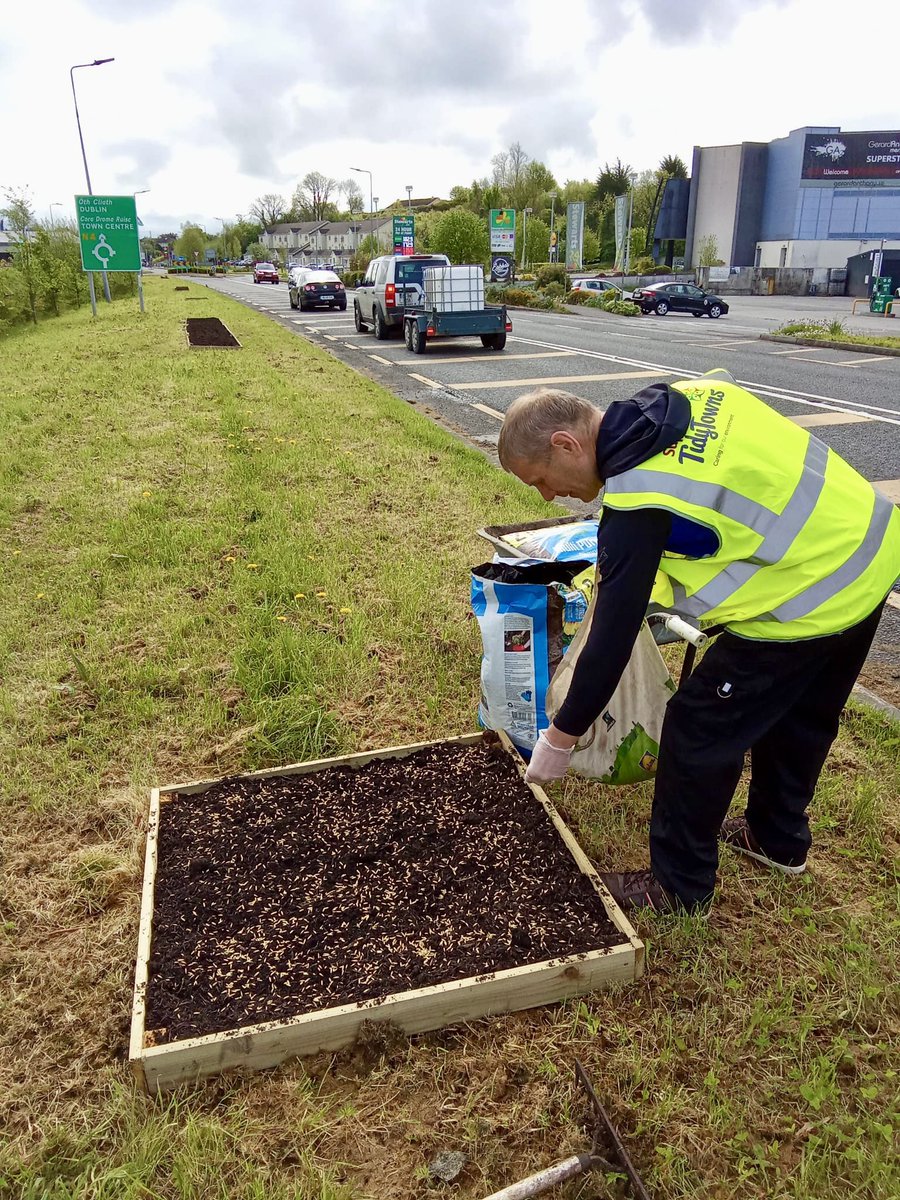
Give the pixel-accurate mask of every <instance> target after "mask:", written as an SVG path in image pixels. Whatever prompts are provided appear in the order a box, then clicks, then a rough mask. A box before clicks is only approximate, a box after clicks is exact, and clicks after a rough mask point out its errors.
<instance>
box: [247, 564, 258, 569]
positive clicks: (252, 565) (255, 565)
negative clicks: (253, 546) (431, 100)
mask: <svg viewBox="0 0 900 1200" xmlns="http://www.w3.org/2000/svg"><path fill="white" fill-rule="evenodd" d="M247 570H248V571H258V570H259V563H247Z"/></svg>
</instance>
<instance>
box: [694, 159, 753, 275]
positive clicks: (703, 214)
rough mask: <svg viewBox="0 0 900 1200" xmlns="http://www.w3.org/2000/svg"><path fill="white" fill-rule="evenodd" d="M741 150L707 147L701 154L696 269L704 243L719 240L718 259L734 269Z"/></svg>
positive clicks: (695, 245)
mask: <svg viewBox="0 0 900 1200" xmlns="http://www.w3.org/2000/svg"><path fill="white" fill-rule="evenodd" d="M740 171H741V147H740V146H739V145H738V146H704V147H702V148H701V150H700V171H699V179H698V181H697V206H696V209H695V213H694V242H693V250H692V255H691V263H690V265H691V266H692V267H696V266H699V259H700V251H701V246H702V243H703V241H704V239H706V238H708V237H710V236H712V237H714V238H715V239H716V246H717V253H718V257H719V258H721V259H722V260H723V261H724V262H725V264H726V265H727V266H730V265H731V263H730V258H731V247H732V243H733V242H734V223H735V218H736V214H737V198H738V184H739V182H740Z"/></svg>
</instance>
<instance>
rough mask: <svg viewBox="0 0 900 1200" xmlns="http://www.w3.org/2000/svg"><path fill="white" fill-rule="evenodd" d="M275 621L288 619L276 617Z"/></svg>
mask: <svg viewBox="0 0 900 1200" xmlns="http://www.w3.org/2000/svg"><path fill="white" fill-rule="evenodd" d="M275 620H276V621H286V620H287V617H276V618H275Z"/></svg>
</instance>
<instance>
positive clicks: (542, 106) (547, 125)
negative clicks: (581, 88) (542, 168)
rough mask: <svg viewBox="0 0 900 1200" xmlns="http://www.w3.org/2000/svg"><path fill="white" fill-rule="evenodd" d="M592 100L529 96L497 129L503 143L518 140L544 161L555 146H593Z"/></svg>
mask: <svg viewBox="0 0 900 1200" xmlns="http://www.w3.org/2000/svg"><path fill="white" fill-rule="evenodd" d="M597 107H598V104H597V102H595V101H594V100H585V99H575V98H567V99H565V100H556V101H549V100H548V101H542V100H532V101H529V102H528V103H527V104H525V105H521V104H519V105H516V107H515V109H514V111H513V112H512V113H511V115H510V116H509V117H508V119H507V120H506V122H505V123H504V125H503V126H502V127H501V130H500V142H501V144H502V145H503V146H507V145H509V144H510V143H511V142H516V141H518V142H521V143H522V145H523V147H524V148H525V150H526V152H527V153H528V154H529V155H530V156H531V157H532V158H536V159H539V160H541V161H542V162H546V161H547V158H548V157H549V155H550V154H551V153H552V152H553V151H554V150H562V149H573V150H578V151H582V152H583V151H585V150H586V149H590V150H592V149H593V135H592V133H591V130H590V122H591V120H592V118H593V117H594V116H595V115H596V113H597Z"/></svg>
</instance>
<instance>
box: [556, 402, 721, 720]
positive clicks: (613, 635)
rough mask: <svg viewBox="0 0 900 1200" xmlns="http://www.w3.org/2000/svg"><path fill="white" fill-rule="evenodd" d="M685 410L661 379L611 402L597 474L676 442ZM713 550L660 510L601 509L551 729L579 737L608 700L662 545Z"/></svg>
mask: <svg viewBox="0 0 900 1200" xmlns="http://www.w3.org/2000/svg"><path fill="white" fill-rule="evenodd" d="M690 416H691V408H690V404H689V403H688V400H687V398H686V397H685V396H683V395H682V394H681V393H680V392H676V391H675V390H674V388H670V387H669V385H668V384H666V383H654V384H652V385H651V386H650V387H647V388H644V390H643V391H641V392H638V394H637V395H636V396H632V397H631V398H630V399H629V400H619V401H616V402H615V403H614V404H611V405H610V406H609V408H608V409H607V410H606V412H605V413H604V414H603V421H602V422H601V425H600V432H599V433H598V434H597V470H598V472H599V474H600V478H601V479H602V480H603V481H604V482H605V481H606V480H607V479H609V478H610V476H612V475H621V474H622V472H623V471H627V470H628V469H629V468H630V467H635V466H637V465H638V463H642V462H646V461H647V459H648V458H652V457H653V455H654V454H659V452H660V451H662V450H665V449H666V448H667V447H668V446H672V445H674V444H675V443H676V442H679V441H680V440H681V438H682V437H683V436H684V433H685V431H686V429H687V427H688V422H689V420H690ZM710 539H711V540H710ZM715 548H716V546H715V538H714V536H713V535H711V534H710V533H709V531H708V530H706V529H701V527H700V526H696V525H694V524H693V523H692V522H690V521H686V520H682V519H681V518H673V516H672V514H671V513H669V512H666V511H665V510H664V509H661V508H642V509H636V510H634V511H632V512H625V511H622V510H614V509H611V508H605V509H604V510H603V515H602V517H601V519H600V529H599V531H598V534H597V574H598V576H599V578H600V580H601V582H600V586H599V589H598V592H597V604H596V607H595V609H594V618H593V621H592V623H591V630H590V633H589V634H588V638H587V641H586V642H585V644H584V647H583V648H582V651H581V655H580V657H579V659H578V666H577V668H576V670H575V674H574V676H573V678H572V684H571V687H570V688H569V694H568V696H567V697H566V700H565V702H564V704H563V706H562V708H561V709H560V710H559V712H558V714H557V715H556V717H555V719H554V721H553V724H554V725H555V726H556V727H557V729H561V730H562V731H563V732H564V733H570V734H576V735H578V736H579V737H580V736H581V734H583V733H584V732H585V731H586V730H587V729H588V728H589V727H590V726H591V725H592V724H593V723H594V721H596V719H597V717H598V716H599V715H600V713H602V712H603V710H604V709H605V708H606V706H607V704H609V701H610V699H611V698H612V694H613V692H614V691H615V690H616V687H617V685H618V682H619V679H620V678H621V675H622V672H623V671H624V670H625V667H626V666H627V664H628V659H629V658H630V657H631V651H632V648H633V646H634V641H635V638H636V637H637V635H638V631H639V630H640V627H641V622H642V621H643V619H644V617H645V616H646V613H647V606H648V604H649V603H650V593H651V591H652V589H653V581H654V579H655V577H656V572H657V570H658V568H659V560H660V558H661V556H662V553H663V551H664V550H665V549H670V550H674V551H677V552H678V553H680V554H688V555H690V556H691V557H697V558H700V557H703V556H704V555H706V554H711V553H713V552H714V550H715Z"/></svg>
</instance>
